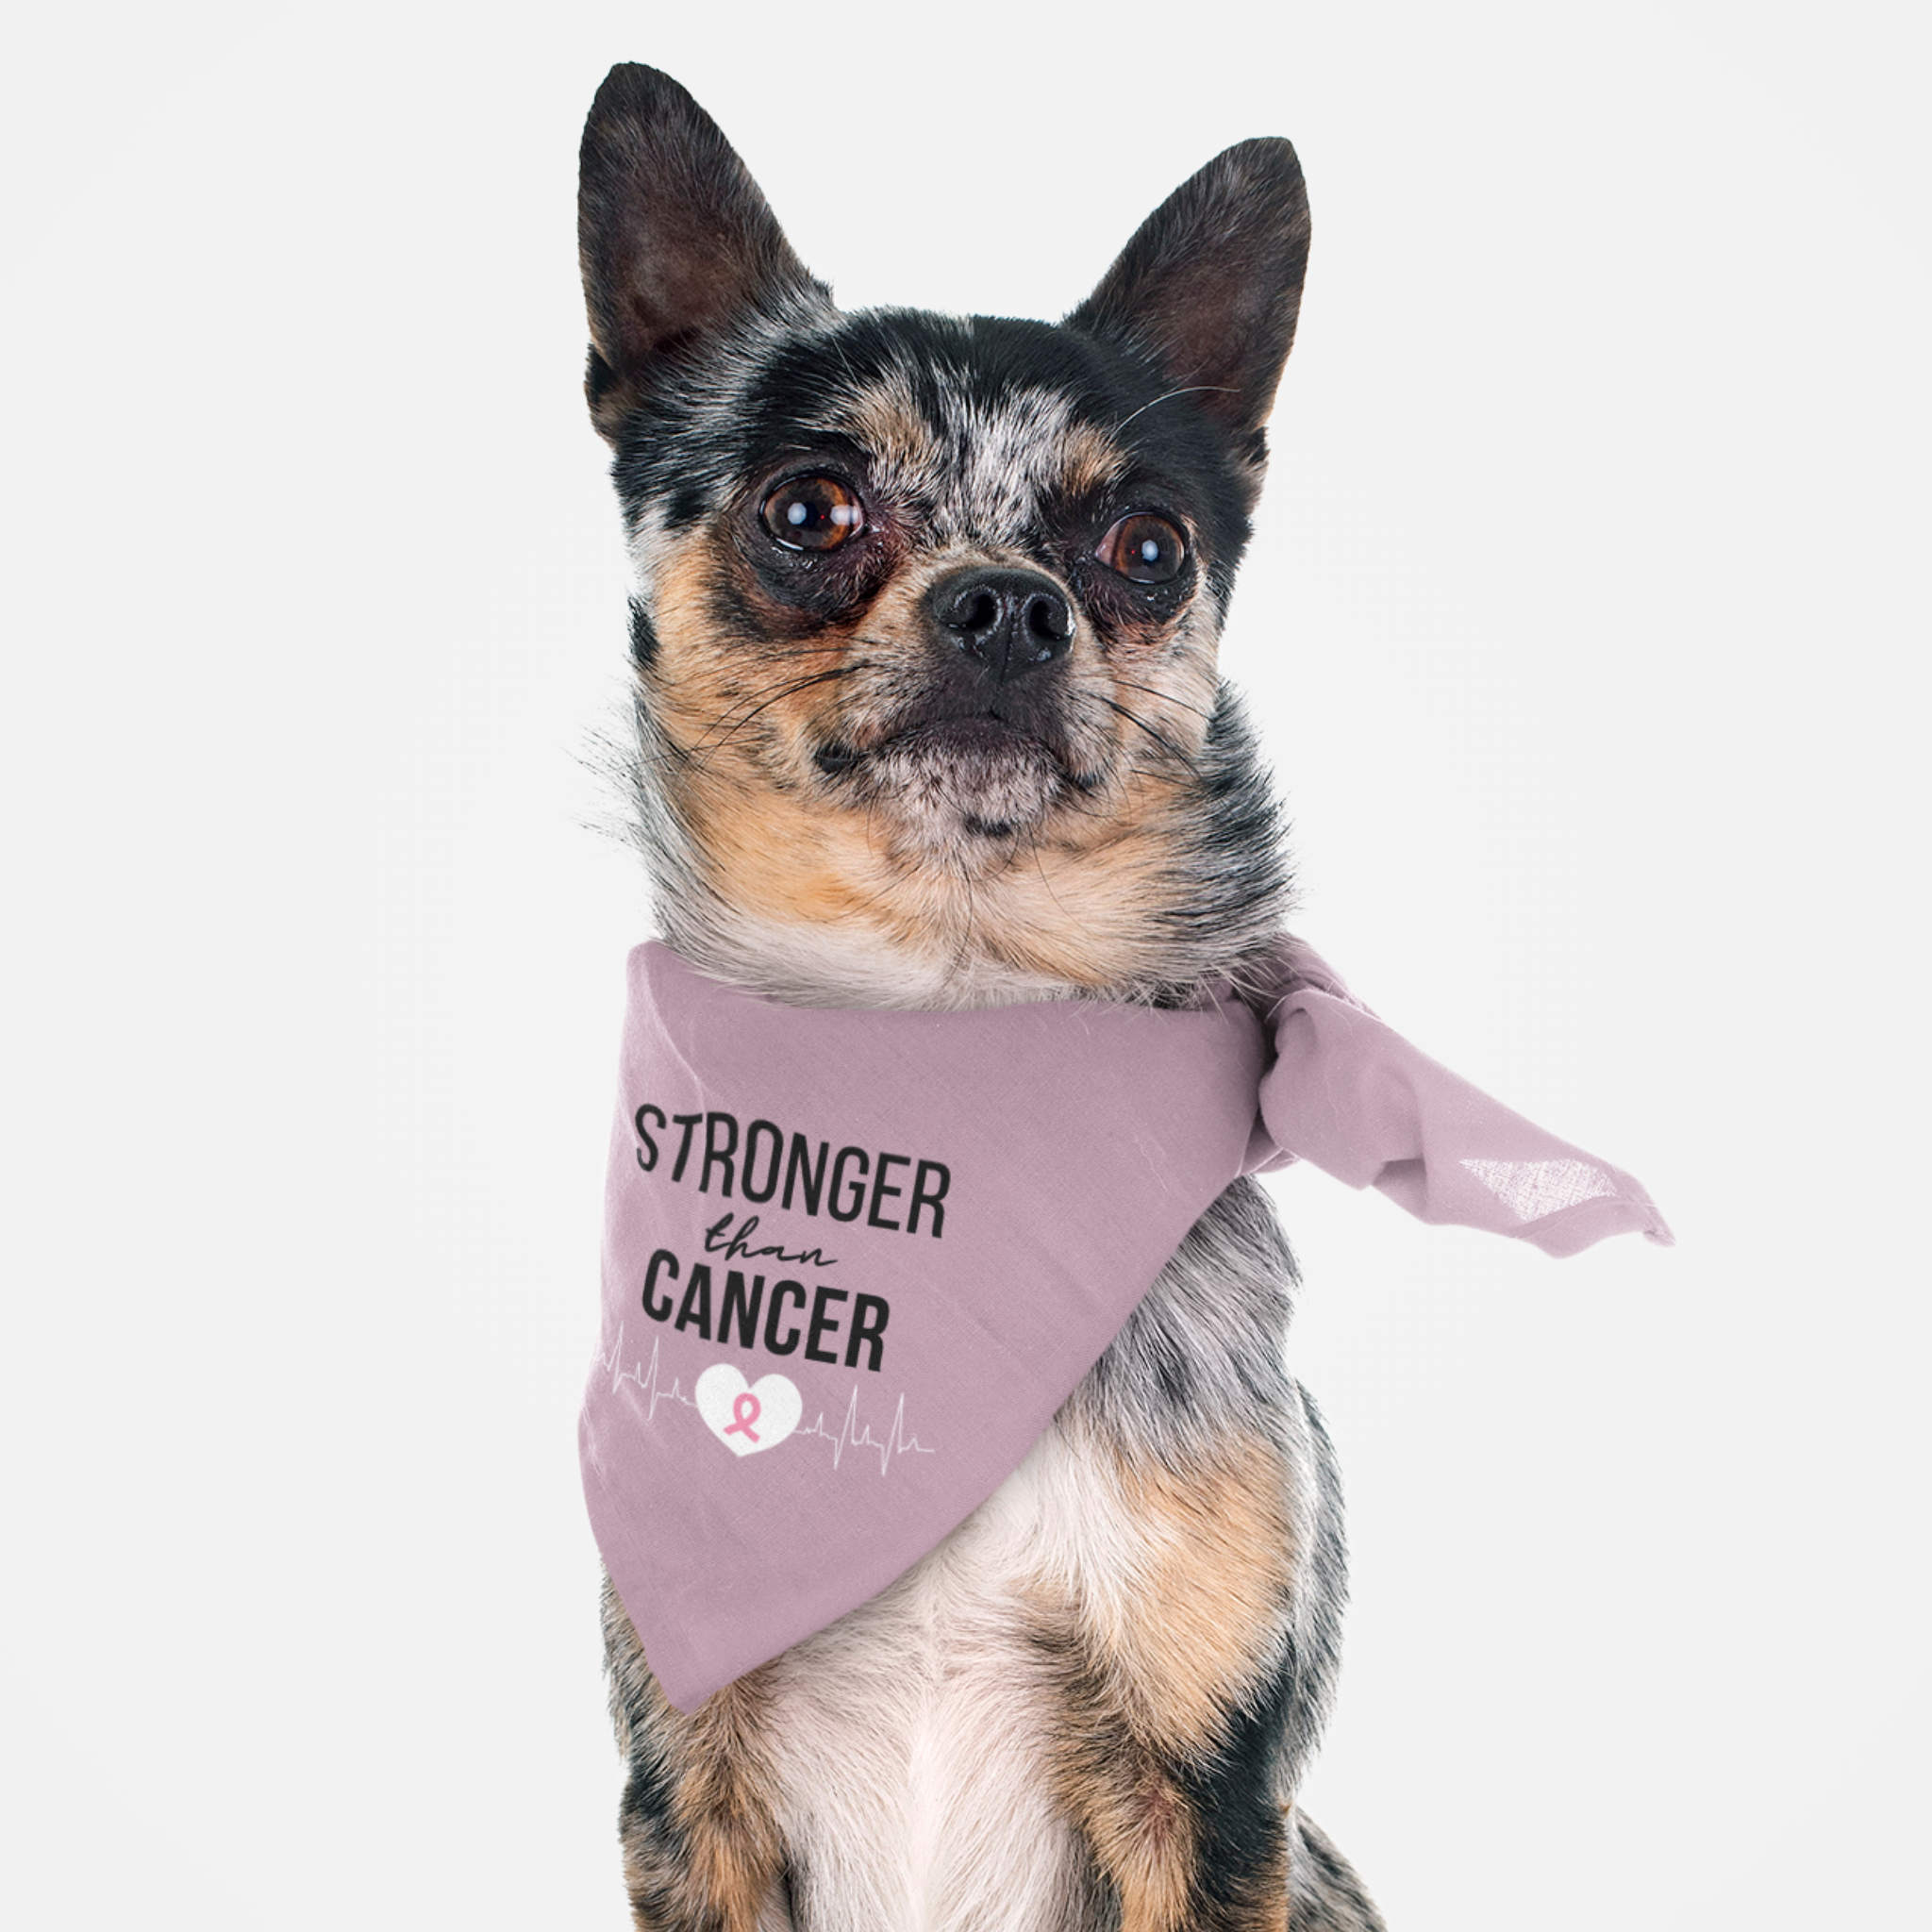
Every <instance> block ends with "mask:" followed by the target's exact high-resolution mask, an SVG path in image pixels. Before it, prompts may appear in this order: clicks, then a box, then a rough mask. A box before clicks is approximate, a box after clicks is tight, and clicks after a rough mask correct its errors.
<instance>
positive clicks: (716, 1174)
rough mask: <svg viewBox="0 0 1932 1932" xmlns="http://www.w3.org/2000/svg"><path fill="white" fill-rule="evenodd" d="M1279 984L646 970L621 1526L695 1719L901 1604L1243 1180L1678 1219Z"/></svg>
mask: <svg viewBox="0 0 1932 1932" xmlns="http://www.w3.org/2000/svg"><path fill="white" fill-rule="evenodd" d="M1278 963H1279V978H1278V982H1277V986H1276V989H1275V990H1274V993H1273V995H1272V996H1271V997H1270V998H1269V999H1267V1000H1266V1001H1265V1002H1263V1004H1264V1005H1265V1007H1266V1008H1267V1011H1268V1014H1269V1018H1268V1021H1267V1023H1266V1024H1265V1026H1264V1023H1263V1021H1262V1020H1261V1019H1259V1018H1257V1014H1256V1012H1255V1010H1254V1008H1252V1007H1251V1006H1250V1005H1248V1004H1246V1003H1244V1002H1243V1001H1241V1000H1240V999H1238V998H1236V997H1234V996H1233V995H1232V994H1224V995H1222V996H1219V997H1217V998H1215V999H1214V1000H1213V1001H1212V1002H1211V1003H1210V1004H1208V1005H1206V1006H1204V1007H1200V1008H1190V1009H1186V1010H1180V1011H1172V1010H1165V1009H1161V1010H1157V1009H1154V1008H1144V1007H1130V1006H1122V1005H1118V1004H1114V1003H1111V1002H1107V1001H1101V1000H1054V1001H1049V1002H1044V1003H1041V1004H1038V1005H1031V1006H1017V1007H997V1008H987V1009H984V1010H980V1011H974V1012H949V1013H926V1012H874V1011H860V1010H856V1009H844V1008H800V1007H790V1006H783V1005H780V1004H778V1003H777V1002H775V1001H772V1000H767V999H763V998H759V997H758V996H756V995H753V994H749V993H744V992H740V991H734V990H733V989H731V988H728V987H725V986H722V985H720V984H718V983H717V982H715V981H712V980H709V979H706V978H704V977H702V976H701V975H700V974H697V973H695V972H693V971H692V970H691V968H690V967H689V966H687V965H685V964H684V962H683V961H682V960H681V959H679V958H678V957H677V956H676V955H675V953H672V952H670V951H669V950H668V949H667V948H665V947H663V946H661V945H657V944H651V945H643V946H639V947H638V948H637V949H636V950H635V951H634V952H633V953H632V954H631V956H630V1005H629V1011H628V1014H627V1016H626V1019H625V1036H624V1047H623V1057H622V1064H621V1071H620V1076H619V1089H618V1108H617V1125H616V1131H615V1133H614V1135H613V1137H612V1140H611V1149H610V1170H609V1185H608V1196H607V1204H608V1205H607V1214H606V1227H605V1238H604V1335H603V1341H602V1344H601V1346H600V1348H599V1351H598V1355H597V1358H596V1360H595V1361H594V1362H593V1363H592V1365H591V1378H590V1388H589V1391H588V1392H587V1394H586V1396H585V1401H584V1413H583V1423H582V1429H581V1439H582V1449H583V1471H584V1491H585V1495H586V1498H587V1500H588V1502H589V1504H590V1510H591V1525H592V1527H593V1528H594V1530H595V1532H596V1537H597V1542H598V1546H599V1548H600V1549H601V1550H602V1551H603V1555H604V1560H605V1562H606V1564H607V1565H608V1568H609V1571H610V1575H611V1579H612V1581H613V1582H614V1583H615V1585H616V1587H617V1592H618V1595H619V1596H620V1597H621V1598H622V1599H623V1602H624V1606H625V1609H626V1610H627V1611H628V1612H629V1613H630V1618H631V1622H632V1623H633V1624H635V1625H636V1627H637V1631H638V1634H639V1636H640V1637H641V1640H642V1641H643V1645H644V1651H645V1655H646V1656H647V1657H648V1658H649V1660H650V1663H651V1668H652V1670H653V1671H654V1672H655V1673H656V1674H657V1676H658V1682H659V1683H660V1684H661V1685H662V1686H663V1687H664V1691H665V1694H666V1695H667V1696H668V1697H669V1698H670V1699H671V1701H672V1702H673V1703H674V1704H675V1705H676V1706H678V1707H679V1708H681V1709H685V1710H690V1709H694V1708H695V1707H697V1706H698V1705H699V1704H700V1703H702V1702H703V1701H704V1699H705V1698H707V1697H708V1696H709V1695H710V1694H711V1693H712V1692H713V1691H716V1690H718V1689H720V1688H721V1687H722V1686H724V1685H725V1684H728V1683H730V1682H731V1680H732V1679H733V1678H734V1677H737V1676H739V1675H741V1674H742V1673H744V1672H745V1671H748V1670H750V1669H752V1668H753V1667H754V1666H755V1665H757V1664H759V1663H762V1662H764V1661H765V1660H766V1659H767V1658H768V1657H775V1656H777V1655H778V1654H779V1652H781V1651H784V1650H787V1649H789V1648H790V1647H791V1645H792V1644H794V1643H796V1642H798V1641H800V1640H801V1639H803V1638H805V1637H808V1636H809V1635H810V1634H811V1633H812V1632H813V1631H815V1630H821V1629H823V1628H824V1626H825V1625H826V1624H830V1623H832V1622H834V1621H835V1620H836V1619H837V1618H839V1617H841V1616H843V1615H844V1613H845V1612H846V1611H847V1610H850V1609H853V1608H856V1607H858V1605H859V1604H862V1603H864V1602H865V1601H866V1600H867V1599H868V1598H870V1597H873V1596H874V1595H876V1594H877V1593H878V1591H881V1590H883V1589H884V1588H885V1587H886V1585H887V1584H889V1583H891V1581H892V1580H893V1578H894V1577H896V1576H898V1575H900V1574H903V1573H904V1572H905V1571H906V1570H908V1568H909V1567H910V1566H911V1565H912V1564H913V1563H915V1562H916V1561H918V1559H919V1558H920V1557H922V1556H924V1554H925V1553H926V1551H928V1550H930V1549H931V1548H932V1547H933V1546H934V1545H935V1544H936V1543H938V1542H940V1541H941V1540H942V1539H943V1538H944V1537H945V1536H946V1535H947V1534H948V1533H949V1532H950V1531H951V1530H952V1529H953V1528H955V1527H956V1526H957V1525H958V1524H959V1523H960V1522H961V1521H962V1520H963V1519H964V1518H965V1517H967V1516H968V1515H970V1514H971V1513H972V1511H973V1510H974V1509H975V1508H977V1507H978V1506H979V1505H980V1504H981V1503H983V1502H984V1501H985V1500H986V1499H987V1497H988V1496H990V1495H991V1493H992V1492H993V1491H994V1490H995V1489H997V1488H998V1487H999V1485H1000V1484H1001V1483H1002V1482H1003V1481H1004V1480H1005V1479H1006V1478H1007V1477H1008V1475H1009V1474H1012V1472H1013V1470H1014V1469H1015V1468H1017V1467H1018V1465H1019V1463H1020V1462H1021V1460H1022V1459H1023V1458H1024V1456H1025V1455H1026V1452H1027V1450H1028V1449H1029V1448H1031V1447H1032V1445H1033V1443H1034V1441H1035V1440H1036V1439H1037V1438H1038V1437H1039V1436H1040V1434H1041V1431H1042V1430H1043V1429H1044V1428H1045V1427H1046V1425H1047V1424H1048V1423H1049V1422H1050V1421H1051V1419H1052V1417H1053V1415H1054V1412H1055V1411H1056V1410H1057V1409H1058V1407H1059V1406H1060V1404H1061V1403H1062V1402H1064V1401H1065V1400H1066V1398H1067V1396H1068V1395H1069V1394H1070V1393H1071V1392H1072V1391H1073V1389H1074V1386H1075V1384H1077V1383H1078V1382H1079V1380H1080V1378H1081V1377H1082V1376H1083V1375H1084V1374H1086V1373H1087V1371H1088V1370H1089V1369H1090V1368H1091V1366H1092V1365H1093V1363H1094V1362H1095V1360H1097V1359H1098V1357H1100V1355H1101V1353H1102V1352H1103V1351H1104V1350H1105V1349H1106V1347H1107V1345H1108V1342H1109V1341H1111V1340H1112V1339H1113V1336H1114V1334H1115V1332H1116V1331H1117V1330H1118V1329H1119V1327H1120V1326H1121V1324H1122V1323H1123V1322H1124V1321H1125V1320H1126V1318H1127V1316H1128V1315H1129V1314H1130V1313H1131V1312H1132V1311H1133V1308H1134V1306H1135V1304H1136V1303H1137V1302H1138V1301H1139V1300H1140V1299H1141V1296H1142V1295H1143V1294H1144V1293H1145V1292H1146V1291H1147V1290H1148V1288H1149V1287H1150V1286H1151V1285H1152V1284H1153V1281H1154V1277H1155V1276H1156V1275H1157V1274H1158V1273H1159V1272H1160V1269H1161V1267H1162V1265H1163V1264H1164V1263H1165V1262H1166V1260H1167V1258H1168V1257H1169V1256H1170V1255H1171V1254H1173V1252H1174V1248H1175V1247H1176V1246H1177V1245H1178V1244H1179V1242H1180V1240H1181V1237H1182V1236H1183V1235H1185V1234H1186V1233H1187V1231H1188V1229H1189V1228H1190V1227H1191V1225H1192V1224H1194V1222H1195V1221H1196V1220H1198V1219H1199V1218H1200V1216H1201V1214H1202V1212H1203V1211H1204V1210H1205V1209H1206V1208H1207V1207H1208V1204H1209V1203H1210V1202H1211V1201H1212V1200H1213V1199H1214V1198H1215V1196H1216V1195H1218V1194H1219V1193H1220V1192H1221V1191H1222V1190H1223V1189H1224V1188H1225V1187H1226V1186H1227V1185H1228V1183H1229V1182H1230V1181H1231V1180H1233V1179H1234V1177H1235V1176H1236V1175H1237V1174H1242V1173H1252V1172H1255V1171H1257V1170H1259V1169H1264V1168H1273V1167H1281V1166H1285V1165H1287V1164H1288V1162H1290V1161H1291V1160H1293V1159H1295V1158H1306V1159H1308V1160H1311V1161H1312V1162H1314V1164H1315V1165H1316V1166H1317V1167H1320V1168H1322V1169H1324V1171H1325V1172H1327V1173H1329V1174H1334V1175H1336V1176H1337V1177H1338V1178H1339V1179H1341V1180H1344V1181H1346V1182H1348V1183H1349V1184H1350V1185H1351V1186H1353V1187H1365V1186H1369V1185H1371V1184H1373V1185H1374V1186H1375V1187H1377V1188H1380V1189H1381V1190H1382V1191H1383V1192H1384V1193H1386V1194H1388V1195H1389V1196H1390V1197H1391V1199H1392V1200H1394V1201H1396V1202H1397V1203H1399V1204H1400V1205H1401V1206H1402V1207H1404V1208H1407V1209H1408V1211H1409V1212H1410V1213H1412V1214H1415V1215H1418V1216H1420V1218H1421V1219H1423V1220H1424V1221H1430V1222H1453V1223H1459V1224H1463V1225H1465V1226H1470V1227H1481V1228H1488V1229H1490V1230H1491V1232H1493V1233H1497V1234H1507V1235H1515V1236H1520V1237H1521V1238H1522V1239H1524V1240H1525V1241H1534V1242H1535V1243H1536V1244H1537V1246H1539V1247H1541V1248H1542V1249H1544V1250H1545V1251H1546V1252H1547V1253H1549V1254H1552V1255H1570V1254H1574V1253H1576V1252H1577V1251H1578V1250H1579V1249H1581V1248H1586V1247H1588V1246H1590V1245H1591V1242H1593V1241H1600V1240H1602V1239H1603V1238H1604V1237H1605V1236H1606V1235H1611V1234H1618V1233H1622V1232H1624V1231H1626V1230H1638V1231H1641V1232H1642V1233H1644V1234H1646V1235H1648V1236H1649V1237H1650V1238H1651V1239H1652V1240H1653V1241H1666V1242H1667V1241H1669V1240H1670V1238H1671V1237H1670V1233H1669V1231H1668V1230H1667V1229H1666V1228H1665V1226H1664V1224H1663V1222H1662V1220H1661V1218H1660V1217H1659V1216H1658V1214H1657V1209H1656V1208H1654V1207H1652V1205H1651V1203H1650V1199H1649V1197H1648V1195H1646V1194H1645V1193H1644V1191H1643V1190H1642V1189H1641V1187H1639V1186H1638V1184H1637V1183H1636V1182H1635V1181H1634V1180H1632V1179H1631V1178H1630V1177H1629V1176H1628V1175H1627V1174H1621V1173H1619V1172H1618V1170H1617V1169H1615V1168H1613V1167H1608V1166H1606V1165H1605V1164H1604V1162H1602V1161H1600V1160H1598V1159H1596V1158H1594V1157H1593V1156H1591V1155H1589V1154H1585V1153H1584V1152H1582V1150H1581V1149H1579V1148H1575V1147H1572V1146H1570V1145H1569V1144H1568V1143H1567V1142H1565V1141H1558V1140H1557V1139H1555V1138H1554V1137H1553V1136H1552V1135H1549V1134H1546V1133H1544V1132H1543V1131H1542V1129H1541V1128H1540V1127H1537V1126H1534V1125H1532V1124H1530V1123H1529V1122H1528V1121H1526V1120H1524V1118H1523V1117H1522V1116H1521V1115H1520V1114H1515V1113H1512V1112H1510V1111H1509V1109H1508V1108H1505V1107H1502V1106H1500V1105H1498V1104H1497V1103H1496V1102H1495V1101H1493V1100H1491V1099H1489V1098H1488V1097H1487V1096H1486V1095H1484V1094H1482V1093H1480V1092H1478V1091H1476V1090H1475V1089H1474V1087H1472V1086H1470V1085H1469V1084H1468V1082H1467V1081H1464V1080H1461V1079H1458V1078H1457V1076H1456V1075H1455V1074H1452V1073H1450V1072H1449V1071H1448V1070H1447V1069H1446V1068H1445V1067H1441V1066H1438V1065H1437V1064H1436V1062H1435V1061H1433V1060H1431V1059H1428V1058H1425V1057H1424V1055H1422V1054H1420V1053H1418V1052H1417V1051H1416V1049H1415V1048H1414V1047H1412V1046H1411V1045H1409V1043H1408V1042H1407V1041H1406V1040H1404V1039H1403V1038H1402V1037H1401V1036H1400V1035H1399V1034H1397V1033H1395V1032H1393V1031H1391V1029H1390V1028H1389V1027H1387V1026H1385V1025H1384V1024H1382V1023H1381V1021H1379V1020H1377V1019H1376V1018H1375V1017H1374V1015H1373V1014H1371V1013H1369V1012H1368V1011H1367V1010H1366V1009H1364V1008H1361V1007H1360V1006H1358V1005H1357V1004H1356V1003H1355V1002H1354V1001H1352V1000H1351V999H1350V998H1349V997H1348V995H1347V993H1346V992H1345V991H1344V990H1343V989H1342V987H1341V985H1340V983H1339V982H1338V981H1336V979H1335V978H1334V976H1333V975H1332V974H1330V973H1329V972H1328V971H1327V969H1326V968H1325V967H1324V966H1323V965H1322V963H1321V961H1320V960H1318V959H1317V958H1315V957H1314V956H1313V955H1312V954H1311V953H1308V952H1307V950H1306V949H1305V948H1303V947H1301V946H1299V945H1298V944H1296V943H1295V942H1293V941H1288V942H1286V943H1285V944H1284V946H1283V948H1282V951H1281V954H1280V958H1279V962H1278Z"/></svg>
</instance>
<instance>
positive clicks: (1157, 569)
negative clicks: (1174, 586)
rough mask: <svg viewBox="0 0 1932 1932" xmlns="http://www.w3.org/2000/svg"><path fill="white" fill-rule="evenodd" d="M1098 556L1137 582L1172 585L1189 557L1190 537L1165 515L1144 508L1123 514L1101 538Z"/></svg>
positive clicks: (1103, 561)
mask: <svg viewBox="0 0 1932 1932" xmlns="http://www.w3.org/2000/svg"><path fill="white" fill-rule="evenodd" d="M1093 554H1094V556H1096V557H1097V558H1099V559H1100V560H1101V562H1102V563H1104V564H1106V565H1108V567H1109V568H1110V569H1113V570H1117V571H1119V572H1120V574H1121V575H1122V576H1124V577H1125V578H1127V579H1128V580H1129V581H1130V582H1133V583H1136V584H1168V583H1172V582H1173V581H1174V578H1175V577H1177V576H1179V575H1180V574H1181V565H1182V564H1184V563H1185V562H1186V561H1187V560H1188V545H1187V540H1186V539H1185V538H1184V537H1183V536H1182V535H1181V533H1180V532H1179V531H1178V530H1176V529H1175V528H1174V525H1172V524H1171V523H1169V522H1168V520H1167V519H1166V518H1165V517H1157V516H1149V515H1148V514H1147V513H1146V512H1145V511H1141V512H1140V513H1138V514H1136V515H1134V516H1130V517H1123V518H1122V519H1121V520H1120V522H1119V523H1117V524H1116V525H1114V526H1113V528H1112V529H1110V530H1109V531H1108V533H1107V535H1106V536H1104V537H1103V538H1102V539H1101V540H1100V544H1099V547H1098V548H1097V549H1096V550H1095V551H1094V553H1093Z"/></svg>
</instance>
